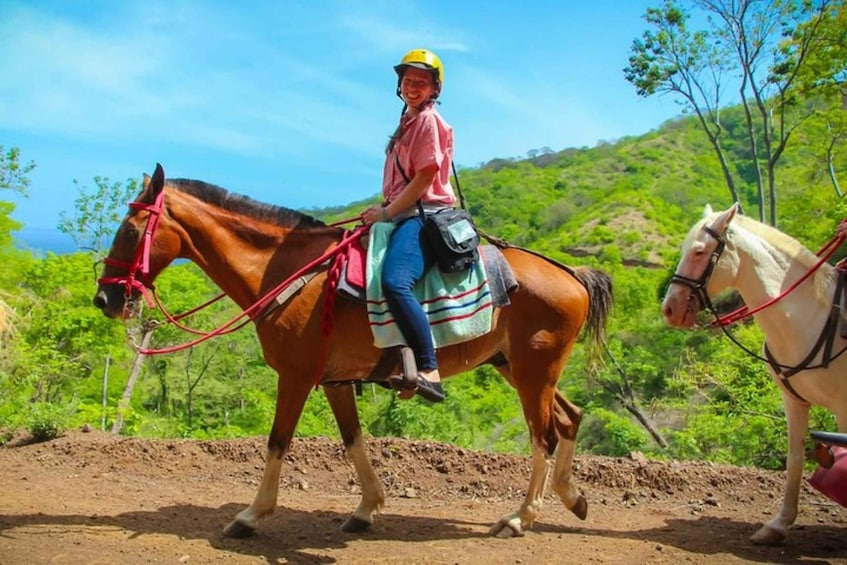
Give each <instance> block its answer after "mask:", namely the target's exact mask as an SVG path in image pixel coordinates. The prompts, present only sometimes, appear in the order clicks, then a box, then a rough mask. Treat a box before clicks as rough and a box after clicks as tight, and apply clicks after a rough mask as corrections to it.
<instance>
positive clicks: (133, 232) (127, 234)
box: [121, 224, 138, 243]
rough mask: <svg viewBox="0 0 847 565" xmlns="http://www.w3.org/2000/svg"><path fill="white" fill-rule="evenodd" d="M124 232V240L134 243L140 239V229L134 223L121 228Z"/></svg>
mask: <svg viewBox="0 0 847 565" xmlns="http://www.w3.org/2000/svg"><path fill="white" fill-rule="evenodd" d="M121 231H122V232H123V233H122V234H121V235H122V237H123V238H124V240H126V241H127V242H129V243H133V242H135V241H136V240H137V239H138V229H137V228H136V227H135V226H133V225H129V224H127V225H125V226H124V227H123V229H122V230H121Z"/></svg>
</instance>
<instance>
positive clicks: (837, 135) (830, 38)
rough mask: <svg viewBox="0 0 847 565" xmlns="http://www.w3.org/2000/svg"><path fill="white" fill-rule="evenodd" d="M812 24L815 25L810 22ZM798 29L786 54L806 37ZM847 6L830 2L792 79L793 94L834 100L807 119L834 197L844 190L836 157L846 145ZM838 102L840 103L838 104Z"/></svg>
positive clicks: (801, 29)
mask: <svg viewBox="0 0 847 565" xmlns="http://www.w3.org/2000/svg"><path fill="white" fill-rule="evenodd" d="M812 23H815V22H812ZM808 25H810V24H803V25H801V26H799V27H798V30H797V32H796V33H795V35H794V36H792V37H791V38H790V39H789V40H787V41H786V46H787V47H788V48H787V49H786V52H787V55H786V56H790V53H791V49H790V46H792V45H794V44H798V43H802V41H803V40H804V38H805V37H806V36H807V35H808V34H807V33H806V31H805V28H806V27H807V26H808ZM845 34H847V6H845V2H844V0H841V1H840V2H835V3H833V5H832V6H830V8H829V9H828V10H827V11H826V12H825V14H824V17H823V18H822V20H821V21H820V23H819V24H818V35H817V37H816V41H817V44H816V48H815V49H814V50H812V51H811V52H810V53H809V54H808V56H807V58H806V64H805V65H804V66H803V67H802V68H801V69H800V70H799V72H798V74H797V79H796V80H795V85H794V88H795V92H796V94H797V95H798V96H799V97H800V98H803V99H807V98H815V97H819V98H822V99H824V100H833V101H835V103H833V104H830V105H828V106H823V107H818V110H817V112H816V113H815V115H814V116H812V118H811V119H810V120H809V127H808V129H809V130H810V131H809V137H810V138H813V139H819V140H823V141H824V143H821V144H820V145H818V146H817V151H816V155H815V157H816V159H817V161H818V163H819V164H820V166H821V169H822V170H824V171H826V174H827V175H828V176H829V180H830V182H831V183H832V186H833V189H834V190H835V193H836V195H838V196H839V197H841V196H842V195H843V191H842V190H841V186H840V183H839V180H838V167H836V164H835V156H836V153H837V152H838V151H839V150H842V151H843V150H844V148H845V145H847V42H845V41H844V36H845ZM838 100H840V101H841V103H840V104H839V103H838Z"/></svg>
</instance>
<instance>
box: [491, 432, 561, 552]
mask: <svg viewBox="0 0 847 565" xmlns="http://www.w3.org/2000/svg"><path fill="white" fill-rule="evenodd" d="M550 466H551V465H550V460H549V459H548V457H547V455H546V454H545V453H544V450H543V449H542V448H541V447H539V446H538V445H536V444H535V443H534V442H533V445H532V474H531V475H530V478H529V487H528V488H527V492H526V498H525V499H524V502H523V504H522V505H521V507H520V508H519V509H518V510H517V511H516V512H511V513H509V514H506V515H505V516H503V517H502V518H500V520H498V522H497V523H496V524H494V525H493V526H491V529H490V530H488V533H489V534H490V535H493V536H497V537H499V538H505V537H515V536H522V535H523V534H524V530H529V529H531V528H532V525H533V524H534V523H535V519H536V518H537V517H538V514H539V513H540V512H541V507H542V505H543V504H544V489H545V486H546V484H547V475H548V474H549V472H550Z"/></svg>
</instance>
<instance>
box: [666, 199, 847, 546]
mask: <svg viewBox="0 0 847 565" xmlns="http://www.w3.org/2000/svg"><path fill="white" fill-rule="evenodd" d="M737 210H738V205H737V204H736V205H734V206H732V207H731V208H729V209H728V210H725V211H723V212H718V213H717V214H715V213H712V210H711V208H710V207H708V206H707V207H706V211H705V212H704V217H703V219H701V220H700V221H699V222H697V223H696V224H695V225H694V227H692V228H691V231H690V232H689V233H688V236H687V237H686V238H685V241H684V242H683V244H682V258H681V260H680V262H679V266H678V267H677V270H676V273H675V274H674V277H673V279H672V280H671V285H670V287H669V288H668V292H667V294H666V296H665V299H664V301H663V302H662V314H663V315H664V317H665V320H666V321H667V323H668V324H669V325H671V326H675V327H680V328H690V327H692V326H693V325H694V323H695V319H696V316H697V312H698V311H699V310H700V309H701V308H703V307H704V305H708V306H710V305H711V302H710V298H709V297H711V296H715V295H716V294H717V293H719V292H721V291H723V290H725V289H727V288H734V289H736V290H737V291H738V292H739V293H740V294H741V297H742V298H743V299H744V303H745V304H746V305H747V306H748V307H749V308H750V310H751V311H755V310H756V309H757V307H758V306H763V305H765V304H766V303H768V302H770V304H769V305H767V306H766V307H764V308H762V309H761V310H759V311H757V312H755V314H754V318H755V320H756V322H757V323H758V324H759V326H760V327H761V329H762V331H763V332H764V334H765V345H764V347H763V349H762V351H763V353H764V354H765V357H766V358H767V359H768V362H767V363H766V365H767V367H768V371H769V372H770V374H771V377H772V378H773V380H774V381H775V382H776V384H777V385H778V386H779V387H780V389H781V390H782V398H783V405H784V408H785V414H786V416H787V418H788V469H787V476H786V480H785V487H784V492H783V499H782V506H781V507H780V509H779V513H778V514H777V515H776V516H775V517H773V518H772V519H771V520H770V521H769V522H767V523H765V524H764V525H763V526H762V527H761V528H759V530H758V531H757V532H755V533H754V534H753V535H752V536H751V538H750V540H751V541H752V542H753V543H756V544H766V545H773V544H777V543H780V542H782V541H783V540H784V539H785V536H786V534H787V532H788V528H789V527H790V526H791V524H793V523H794V520H795V519H796V518H797V503H798V500H799V496H800V479H801V478H802V474H803V465H804V461H805V446H806V438H807V433H808V426H809V408H810V406H811V405H816V406H823V407H824V408H827V409H828V410H830V411H832V412H833V414H834V415H835V418H836V421H837V423H838V430H839V431H840V432H847V378H845V376H847V375H845V371H847V354H845V355H840V353H842V352H843V350H844V349H845V347H847V340H844V339H843V338H842V337H841V336H840V334H839V332H838V331H837V330H838V327H837V326H838V317H839V316H838V313H839V312H840V311H841V310H840V308H839V309H833V307H832V305H833V296H834V293H835V289H836V285H837V283H838V275H837V269H835V268H833V267H832V266H831V265H829V264H828V263H826V262H823V263H822V264H821V265H820V268H819V269H818V270H817V271H815V272H814V274H812V275H810V276H808V278H806V276H807V275H808V273H810V271H811V270H812V269H813V268H814V266H815V265H817V264H818V263H820V260H819V259H818V257H816V256H815V254H814V253H812V252H810V251H809V250H808V249H806V248H805V247H803V246H802V245H801V244H800V243H798V242H797V241H796V240H795V239H793V238H791V237H789V236H787V235H785V234H784V233H782V232H780V231H778V230H776V229H775V228H772V227H770V226H767V225H765V224H762V223H759V222H757V221H755V220H752V219H750V218H748V217H745V216H742V215H740V214H739V215H737V214H736V212H737ZM801 279H805V280H803V281H802V282H799V284H798V281H800V280H801ZM792 287H796V288H793V289H792ZM788 290H790V292H788V293H787V294H785V295H784V296H783V297H782V298H779V297H780V296H781V295H782V294H783V293H785V291H788ZM704 303H705V304H704ZM833 312H835V313H834V314H833Z"/></svg>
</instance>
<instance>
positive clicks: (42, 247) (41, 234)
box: [12, 227, 79, 255]
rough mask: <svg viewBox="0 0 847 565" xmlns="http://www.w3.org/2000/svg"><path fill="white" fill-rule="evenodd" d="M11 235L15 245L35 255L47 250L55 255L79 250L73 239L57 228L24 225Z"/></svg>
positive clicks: (43, 253)
mask: <svg viewBox="0 0 847 565" xmlns="http://www.w3.org/2000/svg"><path fill="white" fill-rule="evenodd" d="M12 237H13V238H14V239H15V246H16V247H18V248H19V249H23V250H25V251H31V252H33V253H34V254H36V255H46V254H47V252H48V251H51V252H53V253H55V254H56V255H64V254H66V253H75V252H77V251H79V248H78V247H77V246H76V243H74V240H73V239H71V238H70V236H68V235H65V234H63V233H62V232H60V231H59V230H57V229H51V228H26V227H25V228H24V229H22V230H21V231H18V232H13V233H12Z"/></svg>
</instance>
